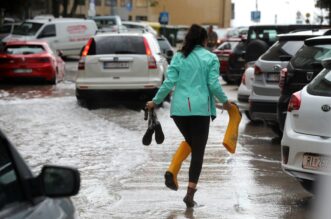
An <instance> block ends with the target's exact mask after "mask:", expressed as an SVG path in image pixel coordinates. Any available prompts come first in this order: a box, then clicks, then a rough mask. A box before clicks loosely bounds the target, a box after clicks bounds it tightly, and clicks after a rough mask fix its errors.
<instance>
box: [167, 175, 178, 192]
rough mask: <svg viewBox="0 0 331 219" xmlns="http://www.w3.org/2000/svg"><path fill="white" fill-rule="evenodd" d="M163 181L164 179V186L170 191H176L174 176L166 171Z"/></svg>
mask: <svg viewBox="0 0 331 219" xmlns="http://www.w3.org/2000/svg"><path fill="white" fill-rule="evenodd" d="M164 179H165V185H166V186H167V187H168V188H169V189H172V190H175V191H177V190H178V185H177V184H176V182H175V180H174V175H173V174H172V173H171V172H169V171H167V172H166V173H165V174H164Z"/></svg>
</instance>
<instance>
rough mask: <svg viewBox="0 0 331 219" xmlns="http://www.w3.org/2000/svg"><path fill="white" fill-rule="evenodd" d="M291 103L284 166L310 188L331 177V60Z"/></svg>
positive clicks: (284, 145)
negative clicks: (321, 179)
mask: <svg viewBox="0 0 331 219" xmlns="http://www.w3.org/2000/svg"><path fill="white" fill-rule="evenodd" d="M322 63H323V66H324V67H325V69H324V70H322V71H321V72H320V73H319V74H318V75H317V77H316V78H315V79H314V80H313V81H312V82H311V83H309V84H308V85H306V86H305V87H304V88H303V89H302V90H301V91H298V92H296V93H294V94H293V95H292V97H291V100H290V103H289V105H288V112H287V116H286V121H285V129H284V134H283V138H282V141H281V151H282V153H281V154H282V163H281V165H282V169H283V171H284V172H286V173H288V174H289V175H291V176H293V177H295V178H296V179H297V180H298V181H299V182H300V183H301V184H302V186H303V187H304V188H305V189H307V190H308V191H313V190H312V188H313V185H314V182H315V181H316V180H318V178H319V177H320V176H326V175H328V176H330V175H331V174H330V167H331V166H330V164H331V147H330V146H331V132H330V130H331V59H327V60H324V61H323V62H322Z"/></svg>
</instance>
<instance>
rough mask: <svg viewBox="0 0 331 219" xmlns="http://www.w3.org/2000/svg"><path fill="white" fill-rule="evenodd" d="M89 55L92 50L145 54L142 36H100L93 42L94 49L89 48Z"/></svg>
mask: <svg viewBox="0 0 331 219" xmlns="http://www.w3.org/2000/svg"><path fill="white" fill-rule="evenodd" d="M90 51H91V53H90V52H89V55H92V54H93V53H94V52H95V54H97V55H103V54H146V49H145V44H144V38H143V37H139V36H111V37H109V36H108V37H100V38H98V39H97V40H96V42H95V51H93V49H91V50H90Z"/></svg>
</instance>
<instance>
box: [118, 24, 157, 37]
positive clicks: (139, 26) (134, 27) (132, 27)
mask: <svg viewBox="0 0 331 219" xmlns="http://www.w3.org/2000/svg"><path fill="white" fill-rule="evenodd" d="M122 25H123V26H125V27H126V28H127V30H128V31H129V32H130V31H132V30H133V31H137V30H139V31H141V32H142V31H145V32H149V33H151V34H153V35H154V36H157V35H158V34H157V31H156V30H154V29H153V28H152V27H151V26H150V25H149V24H147V23H143V22H133V21H123V22H122Z"/></svg>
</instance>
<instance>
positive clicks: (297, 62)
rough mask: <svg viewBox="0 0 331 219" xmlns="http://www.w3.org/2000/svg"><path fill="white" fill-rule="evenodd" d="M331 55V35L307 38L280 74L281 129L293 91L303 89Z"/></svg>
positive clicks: (279, 105)
mask: <svg viewBox="0 0 331 219" xmlns="http://www.w3.org/2000/svg"><path fill="white" fill-rule="evenodd" d="M328 57H331V36H320V37H314V38H310V39H307V40H305V45H304V46H303V47H302V48H301V49H300V50H299V51H298V52H297V54H296V55H295V56H294V57H293V58H292V59H291V60H290V62H289V64H288V65H287V68H285V69H283V70H282V72H281V74H280V80H279V87H280V91H281V95H280V97H279V100H278V104H277V119H278V123H279V128H280V129H281V131H283V129H284V124H285V119H286V113H287V106H288V103H289V101H290V98H291V95H292V93H294V92H296V91H299V90H301V89H302V88H303V87H304V86H305V85H306V84H308V83H309V82H310V81H312V80H313V79H314V78H315V77H316V75H317V74H318V73H319V72H320V71H321V70H322V69H323V66H322V63H321V62H322V60H323V59H325V58H328Z"/></svg>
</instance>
